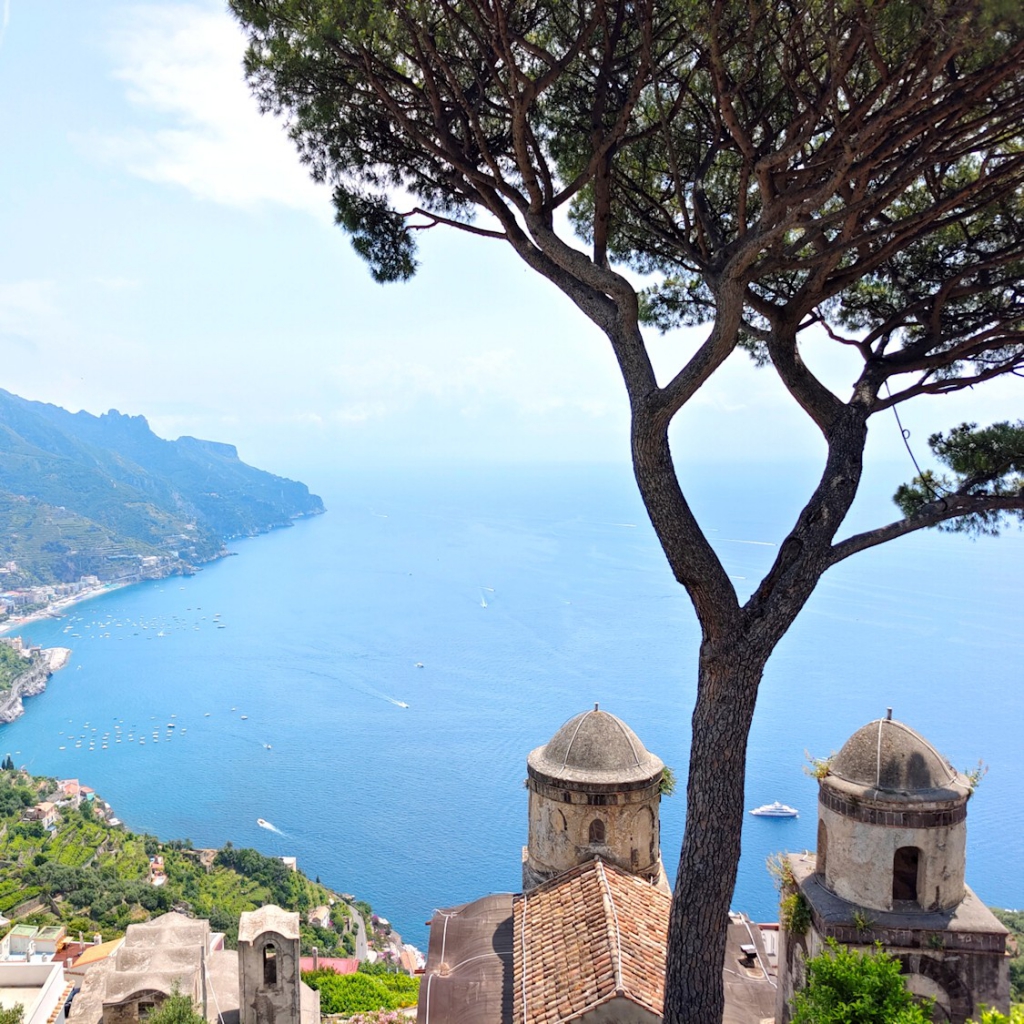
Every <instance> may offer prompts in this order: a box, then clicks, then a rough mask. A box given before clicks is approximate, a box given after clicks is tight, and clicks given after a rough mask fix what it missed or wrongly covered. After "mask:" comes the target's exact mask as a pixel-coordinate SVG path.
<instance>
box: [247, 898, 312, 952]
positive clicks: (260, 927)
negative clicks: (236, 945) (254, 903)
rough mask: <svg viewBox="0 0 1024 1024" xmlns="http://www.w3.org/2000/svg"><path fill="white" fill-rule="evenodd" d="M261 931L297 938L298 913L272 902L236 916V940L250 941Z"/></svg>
mask: <svg viewBox="0 0 1024 1024" xmlns="http://www.w3.org/2000/svg"><path fill="white" fill-rule="evenodd" d="M263 932H277V934H278V935H280V936H281V937H282V938H284V939H295V940H296V941H298V938H299V915H298V914H297V913H296V912H294V911H291V910H282V909H281V908H280V907H276V906H274V904H273V903H270V904H268V905H267V906H265V907H260V909H259V910H250V911H247V912H246V913H244V914H242V915H240V916H239V918H238V941H239V942H252V941H253V940H254V939H255V938H256V937H257V936H259V935H261V934H262V933H263Z"/></svg>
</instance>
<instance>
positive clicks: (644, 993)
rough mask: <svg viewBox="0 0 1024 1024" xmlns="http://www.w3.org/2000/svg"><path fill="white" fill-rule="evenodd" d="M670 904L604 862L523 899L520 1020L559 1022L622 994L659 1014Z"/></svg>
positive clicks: (518, 1023)
mask: <svg viewBox="0 0 1024 1024" xmlns="http://www.w3.org/2000/svg"><path fill="white" fill-rule="evenodd" d="M671 902H672V900H671V897H670V896H669V895H668V893H665V892H663V891H662V890H660V889H657V888H655V887H654V886H653V885H651V884H650V883H649V882H647V881H645V880H644V879H642V878H638V877H636V876H635V875H631V874H629V873H628V872H625V871H622V870H620V869H619V868H617V867H615V866H614V865H611V864H604V863H602V862H601V861H597V860H595V861H590V862H588V863H587V864H584V865H581V866H580V867H577V868H573V869H572V870H571V871H566V872H564V873H563V874H561V875H559V876H558V877H557V878H554V879H552V880H551V881H550V882H547V883H545V884H544V885H541V886H538V887H537V888H536V889H534V890H533V891H531V892H528V893H525V894H523V895H521V896H518V897H516V899H515V903H514V906H513V914H514V917H515V926H514V927H515V943H514V946H513V949H514V963H515V978H514V984H513V992H514V993H515V997H514V1004H513V1014H512V1020H513V1024H554V1022H556V1021H561V1020H566V1019H571V1018H574V1017H576V1016H578V1015H579V1014H581V1013H582V1012H584V1011H585V1010H587V1009H592V1008H594V1007H596V1006H598V1005H600V1004H602V1003H606V1002H608V1001H610V1000H611V999H613V998H615V997H616V996H619V997H620V998H624V999H627V1000H629V1001H630V1002H633V1003H635V1004H637V1005H638V1006H640V1007H642V1008H643V1009H645V1010H647V1011H648V1012H650V1013H652V1014H654V1015H656V1016H660V1015H661V1011H662V1001H663V998H664V974H665V947H666V944H667V942H668V919H669V907H670V905H671Z"/></svg>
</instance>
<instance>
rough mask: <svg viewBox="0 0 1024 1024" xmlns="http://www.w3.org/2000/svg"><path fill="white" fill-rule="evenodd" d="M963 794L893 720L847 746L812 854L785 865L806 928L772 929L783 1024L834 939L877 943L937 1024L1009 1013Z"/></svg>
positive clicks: (827, 793)
mask: <svg viewBox="0 0 1024 1024" xmlns="http://www.w3.org/2000/svg"><path fill="white" fill-rule="evenodd" d="M970 795H971V784H970V781H969V780H968V779H966V778H965V777H964V776H963V775H961V774H960V773H959V772H957V771H956V770H955V769H954V768H953V767H952V766H951V765H950V764H949V762H948V761H947V760H946V759H945V758H944V757H942V755H941V754H939V753H938V751H936V750H935V748H934V747H932V746H931V744H930V743H928V741H927V740H925V739H924V738H923V737H921V736H920V735H918V734H917V733H916V732H914V730H913V729H911V728H909V727H908V726H906V725H904V724H903V723H902V722H897V721H894V720H893V719H892V717H891V714H890V715H889V716H888V717H886V718H883V719H878V720H877V721H874V722H870V723H868V724H867V725H865V726H864V727H863V728H861V729H859V730H858V731H857V732H855V733H854V734H853V736H851V737H850V739H849V740H847V742H846V743H845V744H844V746H843V748H842V749H841V750H840V752H839V753H838V754H837V755H836V757H835V758H834V759H833V761H832V764H831V765H830V767H829V771H828V773H827V774H826V775H824V777H823V778H821V780H820V783H819V793H818V839H817V851H816V853H815V854H804V855H791V856H790V857H789V859H788V865H789V869H790V870H791V872H792V878H791V880H789V882H788V884H789V885H790V886H791V888H792V889H793V891H794V892H795V893H796V894H798V899H799V900H801V901H803V903H804V904H805V905H806V907H807V909H808V910H809V912H810V913H809V916H810V924H809V926H808V928H807V930H806V931H805V932H804V933H803V934H799V935H798V934H794V933H793V932H792V931H787V929H786V928H785V927H783V928H782V929H781V931H780V950H779V978H778V981H779V986H778V997H777V1004H776V1019H777V1021H778V1022H779V1024H787V1022H788V1021H789V1019H790V1010H789V1001H790V999H791V998H792V996H793V994H794V992H795V991H796V990H798V989H799V988H800V987H801V986H802V985H803V984H804V974H805V971H804V965H805V963H806V960H807V959H808V958H810V957H812V956H815V955H817V954H818V953H820V952H821V951H822V949H824V948H825V945H826V942H827V940H828V939H830V938H832V939H836V940H837V941H839V942H841V943H844V944H845V945H849V946H855V947H864V948H871V947H872V946H873V945H874V944H875V943H881V944H882V946H883V947H884V948H885V950H886V951H887V952H889V953H891V954H892V955H894V956H896V957H898V958H899V960H900V961H901V963H902V965H903V970H904V973H905V975H906V980H907V986H908V988H910V990H911V991H912V992H914V993H916V994H918V995H921V996H927V997H929V998H932V999H934V1000H935V1013H936V1019H937V1020H940V1021H950V1022H953V1024H963V1022H964V1021H966V1020H967V1019H969V1018H970V1017H971V1016H974V1015H977V1014H978V1013H979V1012H980V1009H981V1007H982V1006H992V1007H996V1008H997V1009H1000V1010H1002V1011H1003V1012H1006V1010H1007V1009H1008V1004H1009V974H1008V964H1007V959H1006V936H1007V931H1006V929H1005V928H1003V926H1002V925H1001V924H1000V923H999V922H998V921H997V920H996V918H995V917H994V915H993V914H992V912H991V911H990V910H988V908H987V907H985V905H984V904H983V903H982V902H981V901H980V900H979V899H978V898H977V896H975V894H974V893H973V892H972V891H971V889H970V887H969V886H968V885H967V884H966V881H965V866H966V836H967V802H968V799H969V798H970ZM783 924H785V922H783Z"/></svg>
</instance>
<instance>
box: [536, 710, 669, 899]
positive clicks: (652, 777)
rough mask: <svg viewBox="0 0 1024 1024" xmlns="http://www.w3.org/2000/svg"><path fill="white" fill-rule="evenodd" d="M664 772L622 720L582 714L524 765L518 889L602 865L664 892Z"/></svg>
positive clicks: (603, 714)
mask: <svg viewBox="0 0 1024 1024" xmlns="http://www.w3.org/2000/svg"><path fill="white" fill-rule="evenodd" d="M664 768H665V765H664V764H663V763H662V761H661V759H660V758H659V757H656V756H655V755H654V754H652V753H650V752H649V751H648V750H647V749H646V748H645V747H644V745H643V743H641V742H640V740H639V738H638V737H637V735H636V733H635V732H633V730H632V729H630V727H629V726H628V725H626V723H625V722H623V721H622V720H621V719H618V718H616V717H615V716H614V715H610V714H608V712H607V711H602V710H601V709H600V708H599V707H598V705H597V704H595V705H594V709H593V711H584V712H583V713H582V714H579V715H576V716H575V717H574V718H571V719H569V721H568V722H566V723H565V724H564V725H563V726H562V727H561V728H560V729H559V730H558V731H557V732H556V733H555V735H554V736H552V738H551V739H550V740H549V741H548V742H547V743H546V744H545V745H544V746H542V747H538V748H537V749H536V750H533V751H532V752H531V753H530V754H529V756H528V757H527V759H526V770H527V779H526V788H527V790H528V791H529V812H528V814H529V833H528V842H527V845H526V846H525V847H524V848H523V889H524V891H526V892H529V890H530V889H532V888H534V887H535V886H537V885H540V884H541V883H543V882H545V881H547V880H548V879H551V878H554V877H555V876H557V875H559V874H561V873H562V872H563V871H568V870H569V869H570V868H574V867H576V866H578V865H580V864H584V863H586V862H588V861H591V860H593V859H594V858H595V857H599V858H600V859H601V860H602V861H605V862H606V863H610V864H615V865H616V866H617V867H619V868H622V870H624V871H628V872H629V873H631V874H634V875H639V876H641V877H643V878H645V879H647V880H648V881H651V882H654V883H655V884H656V885H659V886H660V887H662V888H664V889H665V890H666V891H667V890H668V880H667V878H666V876H665V869H664V866H663V865H662V861H661V836H660V805H661V783H662V776H663V773H664Z"/></svg>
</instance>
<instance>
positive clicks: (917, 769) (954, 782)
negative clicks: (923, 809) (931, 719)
mask: <svg viewBox="0 0 1024 1024" xmlns="http://www.w3.org/2000/svg"><path fill="white" fill-rule="evenodd" d="M829 776H836V777H837V778H839V779H842V780H844V781H845V782H849V783H853V784H854V785H855V786H863V787H865V788H866V789H871V790H876V791H879V792H881V793H892V794H900V795H919V796H921V797H924V798H927V799H936V798H939V799H941V798H943V797H944V798H946V799H950V798H958V797H966V795H967V793H968V792H969V786H968V785H967V783H966V780H965V779H964V778H963V776H961V775H960V773H959V772H958V771H957V770H956V769H955V768H953V767H952V765H950V763H949V762H948V761H947V760H946V759H945V758H944V757H943V756H942V755H941V754H940V753H939V752H938V751H937V750H936V749H935V748H934V747H933V746H932V745H931V744H930V743H929V742H928V741H927V740H926V739H925V738H924V737H923V736H921V735H920V734H919V733H916V732H914V730H913V729H911V728H910V726H908V725H904V724H903V723H902V722H897V721H894V720H892V719H889V718H879V719H876V720H875V721H874V722H868V724H867V725H865V726H863V727H862V728H860V729H858V730H857V731H856V732H855V733H854V734H853V735H852V736H851V737H850V738H849V739H848V740H847V741H846V743H844V744H843V748H842V750H840V751H839V753H838V754H836V756H835V758H834V759H833V761H832V764H831V767H830V769H829ZM826 778H828V777H826Z"/></svg>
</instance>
